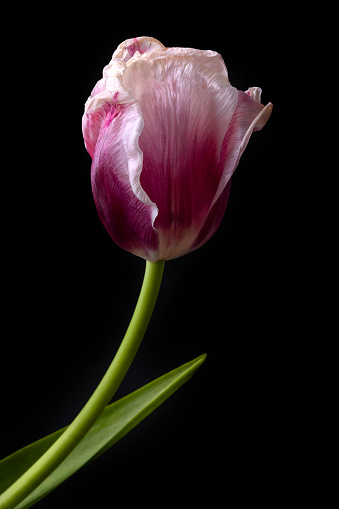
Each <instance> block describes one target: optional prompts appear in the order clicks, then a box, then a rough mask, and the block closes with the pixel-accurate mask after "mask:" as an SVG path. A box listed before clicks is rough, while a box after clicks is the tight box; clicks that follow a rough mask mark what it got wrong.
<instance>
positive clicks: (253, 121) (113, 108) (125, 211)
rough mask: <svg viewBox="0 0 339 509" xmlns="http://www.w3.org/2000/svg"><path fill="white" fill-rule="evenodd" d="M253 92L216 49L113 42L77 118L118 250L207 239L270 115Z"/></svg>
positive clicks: (185, 248)
mask: <svg viewBox="0 0 339 509" xmlns="http://www.w3.org/2000/svg"><path fill="white" fill-rule="evenodd" d="M260 95H261V90H260V88H250V89H249V90H247V92H241V91H239V90H237V89H236V88H234V87H232V86H231V84H230V82H229V80H228V75H227V69H226V67H225V64H224V61H223V60H222V58H221V56H220V55H219V54H218V53H216V52H214V51H201V50H197V49H191V48H165V47H164V46H163V45H162V44H161V43H160V42H159V41H157V40H156V39H153V38H151V37H138V38H135V39H128V40H127V41H125V42H123V43H122V44H120V46H119V47H118V48H117V50H116V51H115V52H114V54H113V57H112V60H111V62H110V63H109V65H107V66H106V67H105V68H104V71H103V78H102V79H101V80H100V81H98V83H97V84H96V86H95V87H94V89H93V91H92V93H91V96H90V97H89V99H88V100H87V102H86V105H85V113H84V116H83V135H84V140H85V145H86V148H87V150H88V152H89V154H90V155H91V157H92V172H91V180H92V189H93V195H94V199H95V203H96V207H97V210H98V213H99V216H100V219H101V221H102V223H103V224H104V226H105V228H106V229H107V231H108V233H109V234H110V236H111V237H112V239H113V240H114V241H115V242H116V243H117V244H118V245H119V246H121V247H122V248H124V249H126V250H127V251H130V252H131V253H134V254H135V255H138V256H141V257H142V258H145V259H146V260H149V261H151V262H155V261H157V260H168V259H171V258H177V257H178V256H181V255H183V254H186V253H189V252H190V251H193V250H195V249H197V248H198V247H200V246H202V245H203V244H205V242H207V240H208V239H210V238H211V236H212V235H213V234H214V233H215V232H216V230H217V228H218V226H219V224H220V222H221V220H222V218H223V215H224V213H225V209H226V204H227V200H228V196H229V192H230V183H231V177H232V174H233V172H234V170H235V168H236V166H237V165H238V162H239V159H240V156H241V154H242V153H243V151H244V150H245V148H246V145H247V143H248V140H249V138H250V136H251V134H252V132H253V131H258V130H260V129H261V128H262V127H263V126H264V125H265V124H266V122H267V120H268V118H269V116H270V114H271V111H272V104H271V103H269V104H267V106H265V107H264V106H263V105H262V104H261V103H260Z"/></svg>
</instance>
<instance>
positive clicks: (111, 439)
mask: <svg viewBox="0 0 339 509" xmlns="http://www.w3.org/2000/svg"><path fill="white" fill-rule="evenodd" d="M205 358H206V355H202V356H200V357H198V358H196V359H194V360H192V361H190V362H188V363H187V364H184V365H182V366H180V367H179V368H177V369H175V370H173V371H171V372H169V373H167V374H166V375H164V376H162V377H160V378H158V379H156V380H154V381H153V382H151V383H149V384H147V385H145V386H144V387H142V388H141V389H138V390H137V391H135V392H133V393H132V394H129V395H128V396H126V397H124V398H122V399H120V400H119V401H116V402H115V403H112V404H111V405H109V406H108V407H106V409H105V410H104V412H103V413H102V414H101V416H100V417H99V419H98V420H97V421H96V423H95V424H94V425H93V427H92V428H91V429H90V431H89V432H88V433H87V435H86V436H85V437H84V438H83V439H82V441H81V442H80V443H79V444H78V445H77V446H76V448H75V449H74V450H73V451H72V452H71V453H70V454H69V456H67V458H66V459H65V460H64V461H63V462H62V463H61V465H59V467H58V468H56V469H55V470H54V472H52V474H51V475H50V476H49V477H48V478H47V479H45V481H43V482H42V483H41V484H40V486H38V487H37V488H36V489H35V490H34V491H33V492H32V493H31V494H30V495H29V496H28V497H27V498H26V499H25V500H24V501H23V502H21V503H20V504H19V505H18V506H17V507H16V509H26V508H27V507H30V506H32V505H33V504H34V503H36V502H37V501H38V500H40V499H41V498H43V497H44V496H46V495H47V494H48V493H49V492H51V491H52V490H54V489H55V488H56V487H57V486H58V485H59V484H61V483H62V482H63V481H65V480H66V479H68V478H69V477H70V476H71V475H73V474H74V473H75V472H76V471H77V470H79V469H80V468H81V467H83V466H84V465H86V463H88V462H90V461H92V460H93V459H95V458H97V457H98V456H100V455H101V454H102V453H103V452H105V451H106V450H107V449H109V448H110V447H111V446H112V445H113V444H115V443H116V442H117V441H118V440H119V439H120V438H122V437H123V436H124V435H126V434H127V433H128V432H129V431H131V430H132V429H133V428H134V427H135V426H136V425H137V424H139V422H141V421H142V420H143V419H145V417H147V416H148V415H149V414H150V413H151V412H153V411H154V410H155V409H156V408H157V407H158V406H160V405H161V403H163V402H164V401H165V400H166V399H167V398H168V397H169V396H171V395H172V394H173V393H174V392H175V391H176V390H177V389H179V387H181V386H182V385H183V384H184V383H185V382H186V381H187V380H188V379H189V378H190V377H191V376H192V375H193V374H194V373H195V371H196V370H197V369H198V368H199V367H200V366H201V364H202V363H203V362H204V360H205ZM65 429H66V428H63V429H61V430H59V431H56V432H55V433H53V434H51V435H48V436H47V437H44V438H42V439H41V440H38V441H37V442H34V443H32V444H30V445H28V446H26V447H24V448H23V449H20V450H19V451H17V452H15V453H14V454H12V455H11V456H8V457H7V458H5V459H3V460H1V461H0V494H1V493H3V492H4V491H5V490H6V489H7V488H8V487H9V486H10V485H11V484H12V483H13V482H14V481H16V480H17V479H18V478H19V477H20V476H21V475H22V474H23V473H24V472H25V471H26V470H27V469H28V468H29V467H30V466H31V465H32V464H33V463H34V462H35V461H36V460H37V459H38V458H39V457H40V456H41V455H42V454H43V453H44V452H45V451H46V450H47V449H48V448H49V447H50V446H51V445H52V444H53V443H54V442H55V440H56V439H57V438H58V437H59V436H60V435H61V434H62V433H63V432H64V431H65Z"/></svg>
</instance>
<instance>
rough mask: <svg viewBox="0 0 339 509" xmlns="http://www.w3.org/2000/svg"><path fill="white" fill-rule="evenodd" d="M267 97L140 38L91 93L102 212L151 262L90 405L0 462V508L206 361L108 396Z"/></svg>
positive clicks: (189, 54)
mask: <svg viewBox="0 0 339 509" xmlns="http://www.w3.org/2000/svg"><path fill="white" fill-rule="evenodd" d="M260 96H261V90H260V88H258V87H252V88H249V89H248V90H247V91H246V92H242V91H239V90H237V89H236V88H234V87H232V86H231V84H230V82H229V80H228V75H227V69H226V67H225V64H224V62H223V60H222V58H221V56H220V55H219V54H218V53H216V52H214V51H201V50H196V49H191V48H165V47H164V46H163V45H162V44H161V43H160V42H159V41H157V40H156V39H153V38H150V37H139V38H136V39H128V40H127V41H125V42H123V43H122V44H120V46H119V47H118V48H117V50H116V51H115V52H114V54H113V57H112V60H111V62H110V63H109V64H108V65H107V66H106V67H105V68H104V71H103V78H102V79H101V80H100V81H98V83H97V84H96V86H95V87H94V89H93V91H92V93H91V96H90V97H89V99H88V100H87V102H86V105H85V113H84V115H83V121H82V126H83V135H84V140H85V145H86V148H87V150H88V152H89V154H90V155H91V157H92V172H91V180H92V189H93V195H94V199H95V203H96V207H97V210H98V213H99V216H100V219H101V221H102V223H103V224H104V226H105V227H106V229H107V231H108V233H109V234H110V236H111V237H112V239H113V240H114V241H115V242H116V243H117V244H118V245H119V246H121V247H122V248H124V249H126V250H127V251H129V252H131V253H133V254H135V255H138V256H140V257H142V258H144V259H145V260H146V268H145V275H144V280H143V284H142V286H141V290H140V295H139V298H138V300H137V303H136V306H135V310H134V313H133V315H132V318H131V321H130V324H129V326H128V328H127V330H126V334H125V336H124V338H123V340H122V342H121V345H120V347H119V348H118V350H117V352H116V354H115V356H114V358H113V360H112V362H111V364H110V365H109V367H108V369H107V371H106V373H105V375H104V376H103V378H102V380H101V381H100V383H99V384H98V386H97V388H96V389H95V391H94V392H93V394H92V396H91V397H90V398H89V400H88V401H87V403H86V404H85V406H84V407H83V409H82V410H81V411H80V412H79V413H78V415H77V416H76V417H75V418H74V419H73V421H72V422H71V423H70V424H69V426H67V427H66V428H62V429H61V430H58V431H56V432H55V433H53V434H52V435H48V436H47V437H45V438H43V439H41V440H39V441H37V442H34V443H33V444H30V445H29V446H27V447H24V448H23V449H21V450H19V451H17V452H16V453H14V454H12V455H10V456H8V457H7V458H4V459H2V460H0V509H15V508H17V507H20V508H22V509H26V508H28V507H31V506H32V505H33V504H34V503H36V502H38V501H39V500H41V498H42V497H44V496H46V495H47V494H49V493H50V492H51V491H52V490H54V489H55V488H56V487H57V486H58V485H59V484H60V483H61V482H63V481H65V480H66V479H67V478H69V477H70V476H71V475H73V474H74V473H75V472H76V471H77V470H79V469H80V468H82V467H83V466H84V465H86V464H87V463H88V462H90V461H91V460H93V459H95V458H96V457H97V456H98V455H100V454H102V453H103V452H104V451H105V450H106V449H108V448H109V447H111V446H112V445H113V444H114V443H115V442H116V441H117V440H118V439H119V438H121V437H122V436H124V435H125V434H126V433H127V432H128V431H129V430H131V429H132V428H133V427H134V426H136V425H137V424H138V423H139V422H140V421H141V420H142V419H144V418H145V417H146V416H147V415H149V414H150V413H151V412H152V411H153V410H155V408H157V407H158V406H159V405H160V404H162V403H163V402H164V401H165V399H166V398H168V397H169V396H170V395H171V394H173V392H174V391H176V390H177V389H178V388H179V387H180V386H181V385H183V384H184V383H185V382H186V381H187V380H189V379H190V378H191V376H192V375H193V374H194V373H195V372H196V370H197V369H198V368H199V367H200V366H201V365H202V363H203V362H204V360H205V358H206V355H205V354H203V355H201V356H199V357H198V358H196V359H193V360H192V361H190V362H188V363H185V364H184V365H182V366H179V367H178V368H177V369H175V370H172V371H170V372H169V373H167V374H166V375H164V376H162V377H160V378H158V379H157V380H154V381H153V382H151V383H149V384H147V385H146V386H144V387H143V388H141V389H139V390H137V391H135V392H134V393H132V394H130V395H128V396H126V397H124V398H122V399H121V400H119V401H116V402H114V403H112V404H109V402H110V401H111V399H112V398H113V396H114V395H115V393H116V391H117V389H118V387H119V386H120V383H121V382H122V380H123V378H124V376H125V375H126V373H127V371H128V370H129V368H130V366H131V363H132V361H133V359H134V357H135V355H136V353H137V351H138V348H139V346H140V344H141V341H142V339H143V337H144V334H145V332H146V329H147V327H148V323H149V321H150V319H151V316H152V313H153V309H154V306H155V303H156V300H157V297H158V293H159V289H160V284H161V280H162V275H163V270H164V265H165V260H169V259H172V258H177V257H179V256H182V255H184V254H186V253H189V252H190V251H193V250H195V249H197V248H199V247H200V246H202V245H203V244H205V242H207V240H208V239H210V238H211V236H212V235H213V234H214V233H215V232H216V230H217V228H218V226H219V225H220V222H221V220H222V218H223V215H224V213H225V209H226V205H227V200H228V196H229V192H230V184H231V178H232V175H233V172H234V170H235V168H236V167H237V165H238V163H239V159H240V157H241V155H242V153H243V152H244V150H245V148H246V145H247V143H248V141H249V138H250V136H251V134H252V132H253V131H258V130H260V129H261V128H262V127H263V126H264V125H265V123H266V122H267V120H268V118H269V116H270V114H271V111H272V104H271V103H268V104H267V105H266V106H263V105H262V104H261V103H260ZM24 419H25V416H22V418H21V416H20V422H24Z"/></svg>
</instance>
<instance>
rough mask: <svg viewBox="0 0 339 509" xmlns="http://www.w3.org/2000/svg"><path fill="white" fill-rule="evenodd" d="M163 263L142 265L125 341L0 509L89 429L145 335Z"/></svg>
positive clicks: (17, 497)
mask: <svg viewBox="0 0 339 509" xmlns="http://www.w3.org/2000/svg"><path fill="white" fill-rule="evenodd" d="M164 263H165V262H164V261H159V262H156V263H150V262H146V271H145V276H144V281H143V285H142V288H141V292H140V295H139V299H138V302H137V305H136V308H135V311H134V314H133V316H132V320H131V322H130V324H129V327H128V329H127V331H126V334H125V337H124V339H123V341H122V343H121V345H120V348H119V350H118V352H117V353H116V355H115V357H114V359H113V361H112V363H111V365H110V367H109V368H108V370H107V372H106V374H105V375H104V377H103V379H102V380H101V382H100V384H99V385H98V387H97V389H96V390H95V392H94V393H93V395H92V397H91V398H90V399H89V401H88V402H87V403H86V405H85V406H84V408H83V409H82V410H81V412H80V413H79V414H78V416H77V417H76V418H75V419H74V421H73V422H72V423H71V424H70V425H69V426H68V428H67V429H66V431H65V432H64V433H63V434H62V435H61V437H60V438H59V439H58V440H57V441H56V442H55V443H54V444H53V445H52V446H51V447H50V448H49V449H48V450H47V451H46V452H45V454H43V455H42V456H41V458H39V459H38V461H36V463H34V464H33V465H32V466H31V467H30V468H29V469H28V470H27V471H26V472H25V473H24V474H23V475H22V476H21V477H20V478H19V479H18V480H17V481H16V482H15V483H13V484H12V486H10V487H9V488H8V489H7V490H6V491H5V492H4V493H3V494H2V495H1V496H0V509H13V508H14V507H15V506H16V505H18V504H19V503H20V502H21V501H22V500H24V499H25V498H26V497H27V496H28V495H29V494H30V493H31V492H32V491H33V490H34V489H35V488H36V487H37V486H39V484H41V482H42V481H43V480H44V479H46V477H48V476H49V475H50V474H51V472H53V470H55V468H56V467H57V466H58V465H60V463H61V462H62V461H63V460H64V459H65V458H66V456H68V454H69V453H70V452H71V451H72V450H73V449H74V448H75V447H76V445H77V444H78V443H79V442H80V440H81V439H82V438H83V437H84V436H85V435H86V433H87V432H88V431H89V429H90V428H91V427H92V426H93V424H94V423H95V421H96V420H97V419H98V417H99V416H100V414H101V413H102V412H103V410H104V409H105V407H106V406H107V405H108V403H109V402H110V400H111V399H112V397H113V395H114V394H115V392H116V390H117V389H118V387H119V385H120V383H121V382H122V380H123V378H124V376H125V374H126V372H127V370H128V368H129V367H130V365H131V363H132V361H133V359H134V356H135V354H136V353H137V350H138V348H139V346H140V343H141V340H142V338H143V336H144V334H145V332H146V329H147V326H148V323H149V321H150V318H151V315H152V312H153V309H154V306H155V302H156V300H157V296H158V292H159V288H160V283H161V279H162V274H163V270H164Z"/></svg>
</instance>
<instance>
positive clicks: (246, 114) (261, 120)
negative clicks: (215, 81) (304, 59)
mask: <svg viewBox="0 0 339 509" xmlns="http://www.w3.org/2000/svg"><path fill="white" fill-rule="evenodd" d="M260 94H261V90H260V89H259V88H255V87H253V88H250V89H249V90H248V91H247V92H242V91H240V90H238V102H237V107H236V109H235V112H234V115H233V117H232V121H231V123H230V125H229V129H228V131H227V133H226V136H225V139H224V142H223V146H222V158H223V160H224V171H223V175H222V178H221V180H220V183H219V187H218V191H217V193H216V195H215V198H214V200H213V203H212V205H214V203H215V202H216V201H217V200H218V199H219V197H220V195H221V193H222V192H223V190H224V188H225V186H226V185H227V182H228V181H229V180H230V178H231V176H232V175H233V173H234V171H235V169H236V167H237V165H238V163H239V160H240V157H241V155H242V154H243V152H244V150H245V148H246V146H247V144H248V141H249V139H250V137H251V134H252V132H253V131H259V130H260V129H262V127H264V125H265V124H266V122H267V120H268V119H269V117H270V115H271V112H272V108H273V105H272V104H271V103H268V104H267V106H264V105H262V104H261V103H260Z"/></svg>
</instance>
